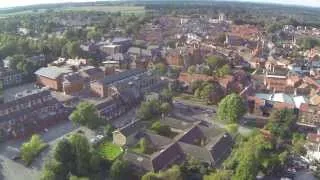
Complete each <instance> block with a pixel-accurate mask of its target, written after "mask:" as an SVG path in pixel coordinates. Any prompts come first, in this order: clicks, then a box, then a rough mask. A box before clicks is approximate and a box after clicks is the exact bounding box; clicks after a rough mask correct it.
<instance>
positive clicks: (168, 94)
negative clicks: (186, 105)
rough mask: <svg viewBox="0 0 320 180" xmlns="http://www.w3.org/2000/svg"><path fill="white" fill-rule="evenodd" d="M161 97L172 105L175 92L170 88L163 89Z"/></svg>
mask: <svg viewBox="0 0 320 180" xmlns="http://www.w3.org/2000/svg"><path fill="white" fill-rule="evenodd" d="M160 96H161V100H162V101H165V102H168V103H170V104H171V103H172V98H173V92H172V91H171V90H170V89H169V88H165V89H163V90H162V91H161V93H160Z"/></svg>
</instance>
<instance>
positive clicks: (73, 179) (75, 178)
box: [69, 175, 89, 180]
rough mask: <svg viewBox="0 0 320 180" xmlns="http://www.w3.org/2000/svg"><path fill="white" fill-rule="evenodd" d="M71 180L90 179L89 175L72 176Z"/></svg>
mask: <svg viewBox="0 0 320 180" xmlns="http://www.w3.org/2000/svg"><path fill="white" fill-rule="evenodd" d="M69 180H89V178H87V177H78V176H73V175H72V176H70V178H69Z"/></svg>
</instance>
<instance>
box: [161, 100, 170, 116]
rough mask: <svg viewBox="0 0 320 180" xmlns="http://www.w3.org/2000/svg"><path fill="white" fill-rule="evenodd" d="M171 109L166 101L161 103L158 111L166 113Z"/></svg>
mask: <svg viewBox="0 0 320 180" xmlns="http://www.w3.org/2000/svg"><path fill="white" fill-rule="evenodd" d="M171 109H172V107H171V105H170V104H169V103H167V102H164V103H162V104H161V106H160V111H161V113H163V114H164V115H166V114H168V113H169V112H170V110H171Z"/></svg>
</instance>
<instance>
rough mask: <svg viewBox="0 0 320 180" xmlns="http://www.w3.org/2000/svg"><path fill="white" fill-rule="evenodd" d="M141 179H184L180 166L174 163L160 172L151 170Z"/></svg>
mask: <svg viewBox="0 0 320 180" xmlns="http://www.w3.org/2000/svg"><path fill="white" fill-rule="evenodd" d="M141 180H183V176H182V173H181V170H180V168H179V166H177V165H174V166H172V167H171V168H169V169H167V170H166V171H162V172H159V173H152V172H149V173H147V174H145V175H144V176H142V178H141Z"/></svg>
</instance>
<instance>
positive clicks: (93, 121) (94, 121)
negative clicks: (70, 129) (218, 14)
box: [70, 102, 102, 129]
mask: <svg viewBox="0 0 320 180" xmlns="http://www.w3.org/2000/svg"><path fill="white" fill-rule="evenodd" d="M70 119H71V121H73V122H74V123H76V124H81V125H84V126H87V127H89V128H90V129H95V128H97V127H98V126H99V125H101V124H102V119H101V118H100V117H99V116H98V111H97V109H96V107H95V105H93V104H90V103H88V102H81V103H80V104H78V105H77V107H76V109H75V110H74V111H73V112H72V113H71V115H70Z"/></svg>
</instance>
